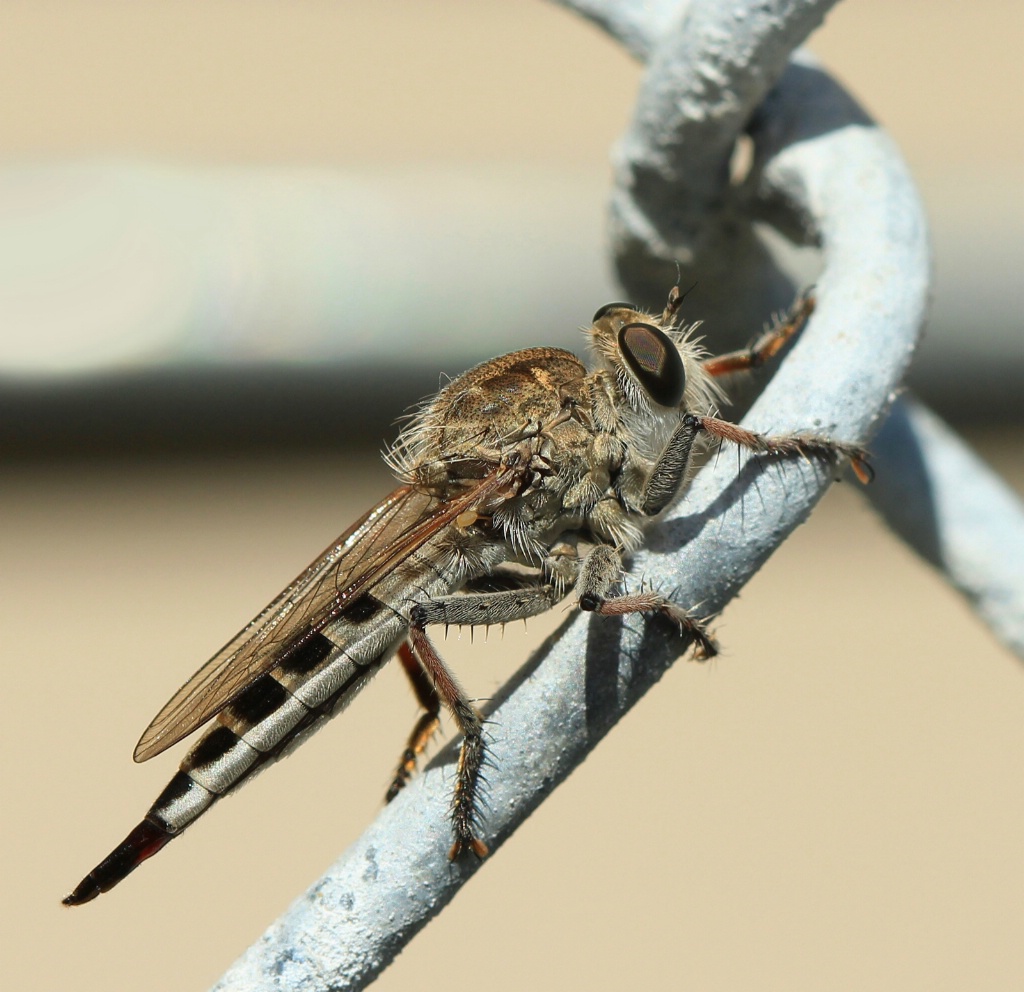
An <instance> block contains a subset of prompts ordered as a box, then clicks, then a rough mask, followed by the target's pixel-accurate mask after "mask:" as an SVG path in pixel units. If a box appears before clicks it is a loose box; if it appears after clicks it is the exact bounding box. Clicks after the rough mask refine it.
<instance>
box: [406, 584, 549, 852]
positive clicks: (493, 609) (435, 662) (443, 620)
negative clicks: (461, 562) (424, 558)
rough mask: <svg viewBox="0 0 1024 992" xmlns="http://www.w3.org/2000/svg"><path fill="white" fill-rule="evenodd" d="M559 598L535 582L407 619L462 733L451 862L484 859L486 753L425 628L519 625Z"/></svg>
mask: <svg viewBox="0 0 1024 992" xmlns="http://www.w3.org/2000/svg"><path fill="white" fill-rule="evenodd" d="M559 598H560V596H559V594H558V592H557V590H556V589H555V587H554V586H552V585H549V584H546V583H542V582H539V581H538V582H535V583H534V584H531V585H524V586H522V587H520V588H515V589H505V590H501V591H499V592H482V593H467V594H458V593H456V594H454V595H451V596H439V597H437V598H436V599H434V600H431V601H429V602H427V603H421V604H417V605H416V606H415V607H413V610H412V613H411V616H410V618H409V620H410V622H409V641H410V642H411V644H412V650H413V652H414V653H415V655H416V657H417V658H418V659H419V661H420V663H421V664H422V666H423V668H424V670H425V671H426V673H427V675H429V677H430V681H431V682H432V683H433V688H434V691H435V692H436V693H437V695H438V696H439V697H440V699H441V700H442V701H443V702H444V704H445V706H447V707H448V709H449V711H450V712H451V714H452V716H453V717H454V719H455V722H456V723H457V724H458V727H459V730H460V731H461V733H462V749H461V750H460V752H459V764H458V769H457V772H456V781H455V794H454V796H453V797H452V827H453V830H454V833H455V842H454V843H453V844H452V847H451V850H450V851H449V852H448V857H449V858H451V859H452V860H454V859H455V858H457V857H458V856H459V854H461V853H462V851H464V850H465V849H467V848H468V849H469V850H471V851H473V853H474V854H476V856H477V857H479V858H482V857H485V856H486V855H487V853H488V849H487V845H486V844H485V843H484V842H483V841H482V840H480V838H479V837H477V836H476V828H477V821H478V819H479V809H478V791H479V785H480V769H481V767H482V766H483V760H484V750H485V747H484V738H483V720H482V718H481V716H480V714H479V713H478V712H477V710H476V708H475V707H474V706H473V704H472V703H471V702H470V701H469V698H468V697H467V696H466V693H465V692H464V690H463V689H462V687H461V686H460V685H459V683H458V681H457V680H456V678H455V676H454V675H452V673H451V672H450V671H449V670H448V668H447V666H446V665H445V663H444V662H443V661H442V660H441V658H440V656H439V655H438V654H437V651H435V649H434V646H433V645H432V644H431V643H430V640H429V638H428V637H427V635H426V627H427V626H428V625H430V624H445V625H455V624H460V625H461V624H471V625H472V624H488V623H506V622H508V621H510V620H521V619H525V618H526V617H532V616H536V615H537V614H538V613H543V612H545V611H546V610H549V609H550V608H551V607H552V606H553V605H554V604H555V603H556V602H557V601H558V599H559Z"/></svg>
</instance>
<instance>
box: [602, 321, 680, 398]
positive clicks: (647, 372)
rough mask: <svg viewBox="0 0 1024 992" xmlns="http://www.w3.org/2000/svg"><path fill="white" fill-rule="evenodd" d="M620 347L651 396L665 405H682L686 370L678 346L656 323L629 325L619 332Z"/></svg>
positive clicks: (632, 369) (627, 362)
mask: <svg viewBox="0 0 1024 992" xmlns="http://www.w3.org/2000/svg"><path fill="white" fill-rule="evenodd" d="M619 350H620V351H621V352H622V357H623V358H624V359H625V360H626V364H627V365H628V366H629V367H630V370H631V371H632V372H633V375H635V376H636V377H637V379H639V380H640V385H641V386H643V387H644V391H645V392H646V393H647V395H648V396H650V397H651V399H652V400H654V402H655V403H659V404H660V405H661V406H678V405H679V401H680V400H681V399H682V398H683V390H684V389H685V388H686V371H685V370H684V368H683V360H682V358H681V357H680V355H679V351H678V349H677V348H676V346H675V345H674V344H673V343H672V342H671V341H670V340H669V338H668V336H667V335H666V334H665V333H664V332H663V331H660V330H658V328H657V327H655V326H654V325H653V324H627V325H626V326H625V327H623V328H622V330H621V331H619Z"/></svg>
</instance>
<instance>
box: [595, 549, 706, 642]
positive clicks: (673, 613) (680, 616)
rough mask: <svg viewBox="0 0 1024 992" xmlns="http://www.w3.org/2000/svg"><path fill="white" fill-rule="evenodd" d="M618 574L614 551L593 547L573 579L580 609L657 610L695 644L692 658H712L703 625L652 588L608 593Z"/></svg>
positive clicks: (601, 611)
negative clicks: (613, 593) (574, 579)
mask: <svg viewBox="0 0 1024 992" xmlns="http://www.w3.org/2000/svg"><path fill="white" fill-rule="evenodd" d="M621 574H622V561H621V559H620V558H619V554H618V552H617V551H616V550H615V549H614V548H612V547H610V546H609V545H607V544H599V545H597V547H595V548H594V549H593V550H592V551H591V552H590V554H589V555H587V557H586V558H584V559H583V562H582V564H581V566H580V575H579V579H578V580H577V582H576V590H575V592H576V596H577V598H578V600H579V604H580V609H581V610H586V611H587V612H592V613H599V614H601V615H602V616H623V615H624V614H627V613H655V612H657V613H661V614H663V615H664V616H666V617H668V619H669V620H671V621H672V622H673V623H674V624H676V625H677V626H678V627H679V630H680V633H684V634H687V635H688V636H689V637H690V638H691V639H692V640H693V642H694V644H695V645H696V651H695V657H697V658H713V657H714V656H715V655H716V654H718V646H717V645H716V644H715V642H714V640H713V639H712V638H711V636H710V635H709V634H708V632H707V629H706V628H705V626H704V624H703V623H702V622H701V621H700V620H698V619H697V618H696V617H693V616H691V615H690V614H689V613H688V612H687V611H686V610H685V609H684V608H683V607H682V606H680V605H679V604H678V603H673V602H672V600H670V599H668V598H667V597H665V596H662V595H661V593H658V592H655V591H654V590H653V589H646V590H641V591H640V592H638V593H628V594H625V595H620V596H608V592H609V591H610V590H611V589H612V587H613V586H614V585H615V584H616V583H617V582H618V580H619V576H620V575H621Z"/></svg>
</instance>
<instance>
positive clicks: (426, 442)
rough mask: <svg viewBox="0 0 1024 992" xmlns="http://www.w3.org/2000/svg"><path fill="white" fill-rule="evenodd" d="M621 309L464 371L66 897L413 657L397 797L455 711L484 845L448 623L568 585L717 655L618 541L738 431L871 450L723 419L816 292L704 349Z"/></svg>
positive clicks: (142, 850) (625, 542)
mask: <svg viewBox="0 0 1024 992" xmlns="http://www.w3.org/2000/svg"><path fill="white" fill-rule="evenodd" d="M681 302H682V297H681V294H680V293H679V289H678V287H675V288H674V289H673V290H672V292H671V293H670V294H669V299H668V304H667V306H666V307H665V310H664V312H663V313H662V314H661V316H660V317H654V316H651V315H649V314H646V313H643V312H641V311H639V310H637V309H636V308H635V307H634V306H632V305H631V304H627V303H611V304H608V305H607V306H604V307H602V308H601V309H600V310H598V311H597V313H596V314H595V315H594V319H593V322H592V324H591V326H590V328H589V329H588V330H587V331H586V333H587V335H588V337H589V339H590V348H591V351H592V355H593V362H592V366H591V368H590V369H588V368H587V366H585V365H584V364H583V363H582V362H581V361H580V360H579V359H578V358H577V357H576V356H575V355H574V354H572V353H571V352H568V351H563V350H561V349H558V348H529V349H527V350H525V351H517V352H513V353H512V354H509V355H503V356H502V357H500V358H494V359H492V360H491V361H489V362H484V363H483V364H482V365H478V366H476V368H473V369H470V370H469V371H468V372H466V373H464V374H463V375H461V376H459V377H458V378H456V379H454V380H452V381H451V382H450V383H448V384H447V385H446V386H445V387H444V388H442V389H441V391H440V392H439V393H438V394H437V395H436V396H435V397H434V398H433V399H432V400H430V401H429V402H428V403H427V404H426V405H425V406H424V407H423V408H422V410H421V411H420V412H419V413H418V414H417V415H416V416H415V418H414V419H413V420H412V422H411V424H410V426H409V427H408V428H407V429H405V430H404V431H403V432H402V434H401V436H400V438H399V440H398V442H397V444H396V445H395V447H394V448H393V449H392V450H391V452H390V453H389V455H388V461H389V464H390V465H391V467H392V468H393V469H394V471H395V474H396V475H397V477H398V480H399V483H400V485H399V486H398V488H397V489H395V491H394V492H393V493H391V495H390V496H387V497H385V499H384V500H383V501H382V502H380V503H379V504H377V506H375V507H374V508H373V509H372V510H370V511H369V513H367V514H366V515H365V516H364V517H362V518H361V519H360V520H358V521H356V523H355V524H353V526H352V527H351V528H350V529H349V530H347V531H346V532H345V533H344V534H342V535H341V537H339V538H338V539H337V540H336V541H335V542H334V543H333V544H332V545H331V546H330V547H329V548H327V550H326V551H325V552H324V553H323V554H322V555H321V556H320V557H319V558H318V559H317V560H316V561H315V562H313V564H312V565H310V566H309V567H308V568H307V569H306V570H305V571H304V572H302V574H300V575H299V576H298V577H297V578H296V579H295V581H293V582H292V583H291V584H290V585H289V586H288V587H287V588H286V589H285V590H284V591H283V592H282V593H281V594H280V595H279V596H278V597H277V599H275V600H274V601H273V602H272V603H271V604H270V605H269V606H267V607H266V609H264V610H263V612H262V613H260V614H259V615H258V616H257V617H256V618H255V619H254V620H253V621H252V622H251V623H250V624H249V625H248V626H247V627H246V628H245V629H244V630H242V631H241V632H240V633H239V634H237V635H236V636H235V637H234V638H233V639H232V640H231V641H229V642H228V643H227V644H226V645H225V646H224V647H223V648H222V649H221V650H220V651H218V652H217V654H216V655H214V656H213V658H211V659H210V661H208V662H207V663H206V664H205V665H204V666H203V667H202V668H201V669H200V670H199V671H198V672H197V673H196V674H195V675H194V676H192V678H191V679H189V680H188V682H186V683H185V684H184V685H183V686H182V687H181V688H180V689H179V690H178V692H176V693H175V694H174V696H173V697H172V698H171V700H170V702H168V703H167V705H166V706H164V708H163V709H162V710H161V711H160V712H159V713H158V714H157V716H156V718H155V719H154V720H153V722H152V723H151V724H150V725H149V726H148V727H147V728H146V731H145V733H143V735H142V738H141V739H140V740H139V743H138V745H137V746H136V748H135V760H136V761H146V760H148V759H149V758H152V757H153V756H154V755H157V754H160V753H161V752H162V751H164V750H166V749H167V748H169V747H171V746H172V745H173V744H176V743H177V742H178V741H180V740H182V739H183V738H184V737H186V736H188V735H189V734H191V733H192V732H193V731H195V730H198V729H199V728H200V727H202V726H203V725H204V724H206V723H207V722H209V721H210V720H213V721H214V724H213V727H212V729H210V730H207V732H206V733H205V735H204V736H203V737H201V738H200V739H199V741H198V742H197V743H196V744H195V745H194V746H193V748H192V749H191V750H190V751H189V752H188V754H187V755H186V756H185V759H184V761H182V763H181V767H180V770H179V771H178V773H177V774H176V775H175V776H174V777H173V778H172V779H171V781H170V783H169V784H168V786H167V788H166V789H165V790H164V791H163V793H161V795H160V796H159V798H158V799H157V800H156V802H155V803H154V804H153V806H152V807H151V808H150V810H149V812H148V813H146V815H145V817H144V818H143V820H142V822H141V823H140V824H139V825H138V826H137V827H136V828H135V829H134V830H133V831H132V832H131V833H130V834H129V835H128V837H127V838H126V839H125V840H124V841H123V843H122V844H121V845H120V846H119V847H118V848H116V850H114V851H113V852H112V853H111V854H110V855H109V856H108V857H107V858H105V859H104V860H103V861H101V862H100V864H99V865H98V866H97V867H96V868H94V869H93V870H92V871H91V872H90V873H89V874H88V875H87V876H86V877H85V878H84V879H83V880H82V882H81V883H80V884H79V886H78V887H77V888H76V889H75V890H74V892H72V893H71V895H69V896H68V897H67V898H66V899H65V900H64V902H65V904H67V905H69V906H75V905H79V904H80V903H84V902H88V901H89V900H91V899H94V898H95V897H96V896H97V895H99V894H100V893H101V892H106V891H107V890H108V889H110V888H111V887H113V886H114V885H116V884H117V883H118V882H119V881H121V879H123V878H124V877H125V876H126V875H128V873H129V872H131V871H133V870H134V869H135V868H136V867H137V866H138V865H139V864H141V863H142V862H143V861H144V860H146V859H147V858H149V857H150V856H152V855H153V854H155V853H156V852H157V851H159V850H160V849H161V848H162V847H163V846H164V845H165V844H167V842H168V841H170V840H171V839H172V838H174V837H177V836H178V835H179V834H180V833H181V832H182V831H183V830H184V829H185V828H186V827H187V826H189V825H190V824H191V823H192V822H193V821H194V820H195V819H197V818H198V817H199V816H200V815H201V814H202V813H204V812H205V811H206V810H207V809H209V808H210V806H212V805H213V804H214V803H215V802H216V801H217V799H219V798H220V797H221V796H223V795H224V794H225V793H227V792H229V791H231V790H232V789H234V788H236V787H237V786H238V785H239V784H241V783H242V782H243V781H245V780H246V779H247V778H248V777H249V776H250V775H252V774H253V773H254V772H255V771H256V770H257V769H259V768H260V767H261V766H263V765H265V764H267V763H268V762H271V761H274V760H276V759H277V758H279V757H281V756H282V755H284V754H286V753H287V752H289V751H290V750H291V749H292V748H294V747H295V746H296V745H297V744H299V743H300V742H301V741H302V740H304V739H305V738H306V737H307V736H308V735H309V734H310V733H312V732H313V731H314V730H316V729H318V728H319V727H320V726H321V725H322V724H323V723H324V722H326V720H327V719H328V718H329V717H330V716H332V715H334V714H335V713H337V712H339V711H340V710H342V709H343V708H344V707H345V706H346V704H347V703H348V702H349V701H350V700H351V699H352V698H353V697H354V696H355V694H356V693H357V692H358V691H359V690H360V689H361V688H362V687H363V686H364V685H365V684H366V683H367V682H368V681H369V679H370V678H371V677H372V676H373V675H374V674H375V673H376V672H377V671H378V670H379V669H380V667H381V666H382V665H383V664H384V663H385V662H386V661H387V660H388V659H389V658H390V657H391V656H392V655H394V654H396V653H397V656H398V658H399V661H400V662H401V663H402V666H403V668H404V669H405V670H406V672H407V673H408V674H409V676H410V679H411V681H412V685H413V688H414V691H415V693H416V695H417V698H418V699H419V701H420V703H421V704H422V707H423V710H424V712H423V714H422V716H421V717H420V719H419V721H418V722H417V724H416V726H415V728H414V729H413V732H412V734H411V736H410V737H409V740H408V744H407V746H406V749H405V751H404V753H403V755H402V758H401V761H400V763H399V766H398V769H397V771H396V773H395V777H394V780H393V782H392V785H391V788H390V790H389V791H388V795H387V798H388V799H389V800H390V799H392V798H394V796H395V795H397V794H398V792H399V791H400V790H401V789H402V787H403V786H404V785H405V783H406V782H407V781H408V779H409V777H410V776H411V774H412V773H413V771H414V770H415V767H416V764H417V759H418V757H419V756H420V754H421V753H422V752H423V750H424V748H425V747H426V745H427V743H428V741H429V740H430V738H431V736H432V735H433V733H434V731H435V730H436V729H437V726H438V722H439V715H440V711H441V707H442V705H444V706H445V707H447V709H448V710H449V711H450V712H451V715H452V716H453V718H454V720H455V722H456V724H457V725H458V728H459V730H460V732H461V733H462V746H461V751H460V754H459V760H458V767H457V771H456V780H455V786H454V795H453V800H452V807H451V809H452V812H451V817H452V831H453V838H454V839H453V843H452V846H451V850H450V851H449V857H451V858H453V859H454V858H456V857H458V856H459V855H460V854H461V853H462V852H463V851H472V852H473V853H474V854H476V855H477V856H478V857H483V856H485V855H486V854H487V850H488V849H487V845H486V844H485V843H484V841H483V840H482V839H481V838H480V836H479V833H480V830H479V813H480V809H479V795H478V787H479V782H480V769H481V765H482V763H483V760H484V752H485V742H484V736H483V726H482V718H481V716H480V714H479V712H478V711H477V710H476V708H475V707H474V706H473V704H472V703H471V702H470V700H469V698H468V697H467V696H466V693H465V692H464V691H463V689H462V687H461V686H460V685H459V682H458V681H457V680H456V678H455V677H454V675H452V673H451V672H450V671H449V670H448V668H447V666H446V665H445V664H444V662H443V661H442V660H441V658H440V657H439V656H438V654H437V651H436V650H435V648H434V646H433V644H432V643H431V641H430V638H429V637H428V636H427V628H428V627H431V626H433V625H439V624H443V625H445V626H449V625H476V624H481V625H483V624H503V623H506V622H508V621H510V620H518V619H525V618H527V617H531V616H535V615H537V614H538V613H542V612H544V611H545V610H548V609H550V608H551V607H552V606H553V605H554V604H556V603H557V602H559V601H560V600H561V599H563V598H565V597H566V596H567V595H571V596H572V598H573V599H574V600H575V603H576V605H577V606H578V607H579V608H580V609H581V610H586V611H589V612H593V613H599V614H603V615H606V616H607V615H622V614H630V613H649V614H661V615H663V616H664V617H666V618H667V619H668V620H669V621H671V622H672V624H673V625H674V626H675V628H676V629H677V630H678V632H679V633H680V634H681V635H683V636H684V637H685V638H686V639H687V641H686V643H691V644H693V646H694V653H695V656H696V657H698V658H708V657H711V656H712V655H714V654H715V652H716V647H715V643H714V641H713V640H712V638H711V636H710V635H709V634H708V632H707V630H706V628H705V624H704V622H703V621H702V620H701V619H699V618H698V617H696V616H695V615H693V614H692V613H691V612H690V611H689V610H687V608H686V607H685V606H684V605H682V604H678V603H674V602H672V601H671V600H670V599H669V598H667V597H665V596H663V595H661V594H659V593H658V592H657V591H655V590H653V589H650V588H646V587H641V591H640V592H633V593H627V592H625V591H623V586H622V584H621V583H622V579H623V577H624V573H623V570H622V561H621V558H620V555H621V554H622V553H623V552H628V551H631V550H633V549H635V548H636V547H637V546H638V545H639V544H640V543H641V541H642V535H643V526H644V524H645V523H646V522H647V521H648V520H650V519H651V518H653V517H655V516H657V515H658V514H659V513H661V512H662V511H663V510H664V509H665V508H666V507H667V506H669V504H670V503H672V502H673V501H674V500H675V499H676V498H677V497H678V496H679V495H680V494H681V493H682V492H683V491H684V490H685V488H686V486H687V483H688V480H689V477H690V474H691V470H692V465H693V458H694V455H695V453H696V452H697V451H698V450H699V449H700V448H701V447H705V446H707V445H708V444H713V443H720V442H723V441H726V442H730V443H732V444H735V445H739V446H741V447H743V448H747V449H750V450H752V451H754V452H758V453H762V454H765V455H770V456H789V455H803V456H805V457H812V458H817V459H823V460H826V461H830V462H835V461H837V460H839V459H841V458H844V457H845V458H849V459H850V460H851V463H852V465H853V468H854V470H855V471H856V473H857V474H858V476H859V477H861V478H862V480H864V481H866V478H867V473H868V471H869V470H868V466H867V462H866V458H865V455H864V452H863V451H862V450H861V449H860V448H858V447H856V446H853V445H849V444H844V443H841V442H836V441H833V440H830V439H828V438H825V437H821V436H816V435H812V434H800V435H786V436H780V437H766V436H763V435H760V434H754V433H752V432H750V431H747V430H744V429H743V428H741V427H738V426H736V425H735V424H731V423H729V422H727V421H725V420H721V419H719V418H718V417H717V416H715V411H716V407H717V404H718V402H719V401H720V400H722V399H723V398H724V394H723V392H722V390H721V388H720V386H719V384H718V382H717V380H718V379H720V378H721V377H723V376H728V375H730V374H732V373H734V372H739V371H743V370H746V369H751V368H754V367H756V366H758V365H760V364H762V363H763V362H764V361H766V360H767V359H769V358H771V357H773V356H774V355H775V354H776V353H777V352H778V351H779V350H780V349H781V348H782V347H783V345H784V344H785V343H786V342H787V341H788V340H789V339H790V338H791V337H792V336H793V334H795V333H796V331H797V329H798V328H799V326H800V325H801V324H802V322H803V321H804V320H805V319H806V317H807V316H808V314H809V313H810V311H811V309H812V303H811V301H810V299H809V298H805V299H803V300H802V301H800V302H799V303H798V304H797V306H796V307H795V308H794V311H793V313H792V314H791V315H790V316H789V317H788V318H787V319H785V320H783V321H780V322H778V323H777V324H776V326H775V327H773V328H772V329H771V330H769V331H767V332H766V333H765V334H764V335H763V336H762V337H761V338H760V339H759V340H758V341H757V342H755V344H754V345H753V346H752V347H750V348H748V349H745V350H742V351H738V352H733V353H730V354H726V355H721V356H718V357H711V356H709V355H708V354H707V353H706V352H705V351H704V349H703V348H702V347H701V345H700V343H699V341H698V340H697V339H695V337H694V334H693V332H694V329H695V328H696V326H697V325H696V324H694V325H691V326H689V327H685V326H683V325H682V324H681V322H680V320H679V309H680V305H681Z"/></svg>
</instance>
